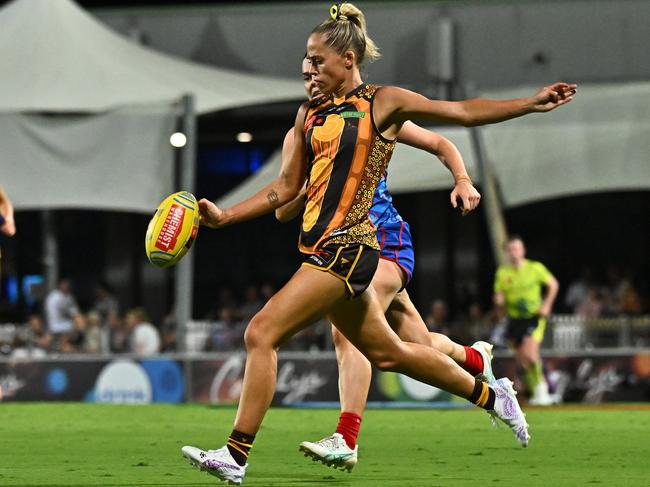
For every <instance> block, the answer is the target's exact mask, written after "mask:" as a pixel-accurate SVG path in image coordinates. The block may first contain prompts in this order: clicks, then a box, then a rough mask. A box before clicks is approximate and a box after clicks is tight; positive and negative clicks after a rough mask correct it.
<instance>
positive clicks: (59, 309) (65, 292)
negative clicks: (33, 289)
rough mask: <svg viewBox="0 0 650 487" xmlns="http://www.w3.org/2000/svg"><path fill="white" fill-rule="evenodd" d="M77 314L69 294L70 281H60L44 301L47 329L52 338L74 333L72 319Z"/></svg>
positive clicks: (74, 302)
mask: <svg viewBox="0 0 650 487" xmlns="http://www.w3.org/2000/svg"><path fill="white" fill-rule="evenodd" d="M78 314H79V308H78V307H77V303H76V301H75V299H74V297H73V296H72V294H71V293H70V281H69V280H68V279H61V280H60V281H59V284H58V286H57V287H56V289H53V290H52V291H50V293H49V294H48V295H47V298H46V299H45V316H46V318H47V327H48V330H49V331H50V333H52V334H53V335H54V336H60V335H62V334H64V333H71V332H73V331H74V329H75V326H74V319H75V317H76V316H77V315H78Z"/></svg>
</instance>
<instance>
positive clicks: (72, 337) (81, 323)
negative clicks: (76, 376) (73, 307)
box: [57, 313, 86, 353]
mask: <svg viewBox="0 0 650 487" xmlns="http://www.w3.org/2000/svg"><path fill="white" fill-rule="evenodd" d="M72 322H73V325H74V327H73V329H72V331H70V332H68V333H63V334H62V335H60V336H59V343H58V350H57V351H59V352H61V353H83V351H84V349H83V345H84V341H85V336H86V316H85V315H83V314H81V313H77V314H76V315H75V317H74V319H73V320H72Z"/></svg>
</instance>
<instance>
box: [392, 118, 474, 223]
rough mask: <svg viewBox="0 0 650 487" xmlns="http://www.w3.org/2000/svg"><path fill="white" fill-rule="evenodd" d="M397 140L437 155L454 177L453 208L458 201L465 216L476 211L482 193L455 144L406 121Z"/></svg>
mask: <svg viewBox="0 0 650 487" xmlns="http://www.w3.org/2000/svg"><path fill="white" fill-rule="evenodd" d="M397 140H398V141H399V142H402V143H404V144H407V145H410V146H411V147H415V148H417V149H421V150H424V151H427V152H430V153H431V154H433V155H435V156H437V157H438V159H440V162H442V163H443V164H444V165H445V167H446V168H447V169H449V171H450V172H451V174H452V175H453V177H454V189H453V191H452V192H451V195H450V200H451V206H453V207H454V208H456V207H457V206H458V199H459V198H460V200H461V202H462V211H463V215H466V214H468V213H469V212H470V211H472V210H474V209H475V208H476V207H477V206H478V204H479V201H480V200H481V195H480V193H479V192H478V191H477V190H476V188H475V187H474V186H473V184H472V180H471V179H470V177H469V175H468V174H467V170H466V169H465V163H464V162H463V156H461V154H460V151H459V150H458V148H457V147H456V146H455V145H454V143H453V142H452V141H451V140H449V139H447V138H446V137H443V136H442V135H440V134H437V133H435V132H432V131H430V130H426V129H423V128H422V127H419V126H418V125H416V124H414V123H413V122H410V121H406V122H405V123H404V124H403V125H402V128H401V129H400V131H399V134H398V135H397Z"/></svg>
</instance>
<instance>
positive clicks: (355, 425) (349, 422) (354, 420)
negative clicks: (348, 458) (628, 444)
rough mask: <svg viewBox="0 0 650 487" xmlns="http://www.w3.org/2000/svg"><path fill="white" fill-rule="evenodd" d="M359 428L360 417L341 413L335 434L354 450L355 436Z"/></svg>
mask: <svg viewBox="0 0 650 487" xmlns="http://www.w3.org/2000/svg"><path fill="white" fill-rule="evenodd" d="M360 427H361V416H359V415H358V414H354V413H341V416H339V425H338V426H337V427H336V432H337V433H340V434H341V435H342V436H343V439H344V440H345V443H346V444H347V445H348V447H349V448H351V449H353V450H354V447H355V446H356V445H357V436H359V428H360Z"/></svg>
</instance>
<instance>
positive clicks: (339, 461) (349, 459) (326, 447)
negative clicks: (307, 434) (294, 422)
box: [299, 433, 359, 473]
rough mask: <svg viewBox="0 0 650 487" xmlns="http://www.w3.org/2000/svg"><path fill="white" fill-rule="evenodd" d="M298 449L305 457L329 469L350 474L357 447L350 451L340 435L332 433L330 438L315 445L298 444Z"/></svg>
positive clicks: (307, 442) (304, 442)
mask: <svg viewBox="0 0 650 487" xmlns="http://www.w3.org/2000/svg"><path fill="white" fill-rule="evenodd" d="M299 449H300V451H302V452H303V453H304V454H305V456H306V457H311V458H312V460H313V461H315V462H316V461H319V462H322V463H324V464H325V465H328V466H330V467H334V468H338V469H340V470H344V471H347V472H348V473H350V472H352V469H353V468H354V466H355V465H356V464H357V452H358V450H359V445H356V446H355V447H354V450H352V449H351V448H350V447H349V446H348V445H347V443H346V442H345V439H343V435H341V433H334V434H333V435H332V436H328V437H327V438H323V439H322V440H320V441H317V442H315V443H312V442H311V441H303V442H302V443H300V447H299Z"/></svg>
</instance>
